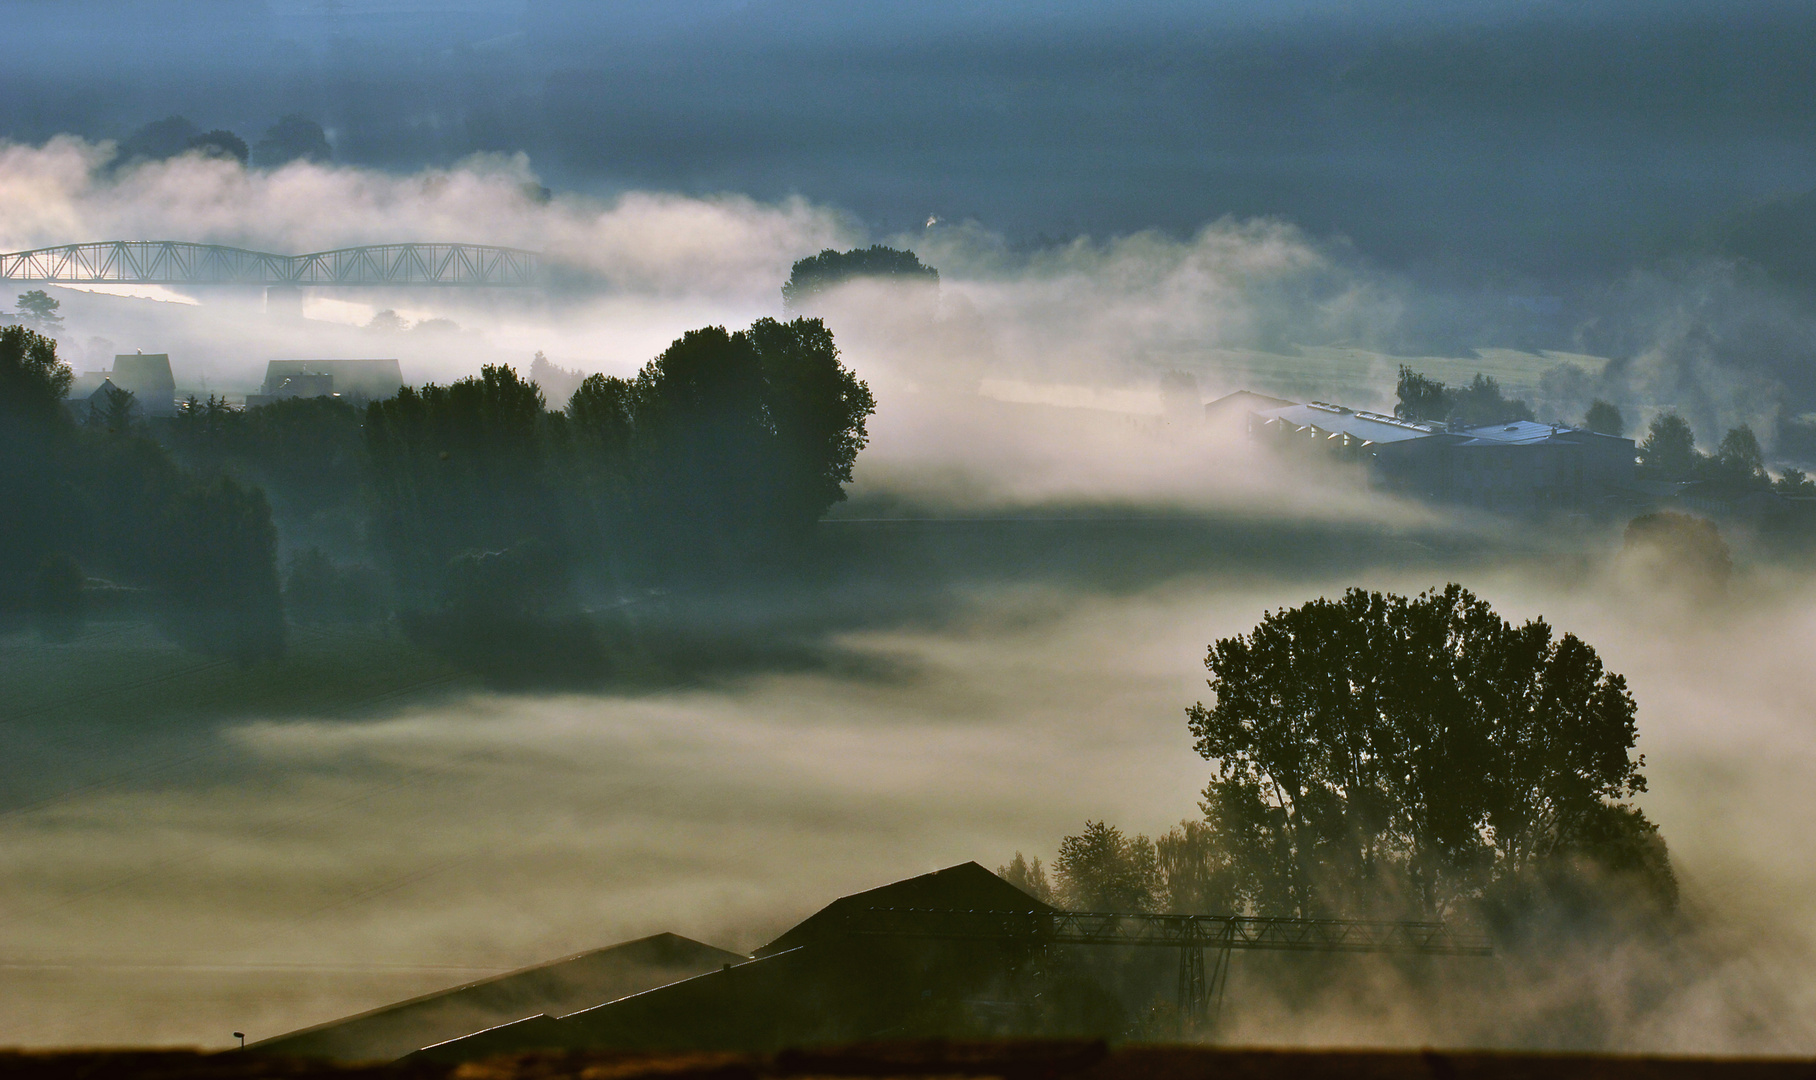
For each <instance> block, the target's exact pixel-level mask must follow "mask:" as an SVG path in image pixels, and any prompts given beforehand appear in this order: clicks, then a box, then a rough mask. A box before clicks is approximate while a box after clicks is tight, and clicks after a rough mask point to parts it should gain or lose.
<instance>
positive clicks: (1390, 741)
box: [1004, 584, 1676, 917]
mask: <svg viewBox="0 0 1816 1080" xmlns="http://www.w3.org/2000/svg"><path fill="white" fill-rule="evenodd" d="M1205 664H1206V667H1207V668H1209V670H1210V672H1211V676H1212V678H1211V680H1210V687H1211V689H1212V690H1213V691H1214V693H1215V695H1216V696H1215V701H1214V703H1213V704H1211V705H1208V706H1207V705H1204V704H1198V705H1194V706H1192V707H1191V708H1190V709H1189V710H1187V721H1188V726H1189V729H1190V731H1191V733H1192V736H1193V738H1194V740H1195V746H1196V748H1197V750H1198V752H1199V753H1200V754H1201V755H1202V756H1203V757H1204V758H1206V759H1207V760H1208V761H1210V762H1212V764H1213V766H1214V775H1213V778H1212V780H1211V782H1210V783H1209V784H1208V786H1207V787H1206V788H1205V790H1204V795H1203V802H1202V803H1201V804H1200V809H1201V810H1202V813H1203V816H1202V817H1201V818H1199V819H1197V820H1193V821H1187V822H1184V823H1182V824H1181V825H1180V826H1179V827H1178V828H1176V829H1174V830H1172V831H1171V832H1170V833H1168V834H1167V835H1165V836H1162V837H1160V838H1158V839H1154V840H1150V839H1149V838H1147V837H1145V836H1139V835H1137V836H1127V835H1125V834H1123V833H1122V832H1120V831H1119V830H1117V829H1116V828H1114V827H1112V826H1110V825H1107V824H1105V823H1104V822H1101V821H1096V822H1087V823H1086V826H1085V829H1084V831H1083V832H1081V833H1079V834H1077V835H1075V836H1068V837H1066V838H1065V840H1064V841H1062V843H1061V845H1060V848H1059V854H1058V857H1057V858H1056V859H1055V860H1054V864H1053V867H1052V869H1053V870H1054V871H1055V880H1054V881H1052V882H1051V883H1049V882H1048V881H1047V879H1046V868H1043V867H1041V866H1040V865H1039V863H1038V861H1036V862H1034V863H1029V862H1026V861H1025V860H1023V859H1022V857H1021V856H1020V855H1019V854H1018V855H1017V857H1016V861H1015V862H1013V863H1011V864H1010V865H1009V866H1007V867H1005V868H1004V874H1005V876H1006V877H1009V878H1010V879H1011V880H1013V881H1015V882H1016V883H1017V884H1020V885H1022V887H1024V888H1026V889H1028V890H1029V891H1030V892H1031V893H1034V894H1036V895H1042V896H1046V897H1051V898H1053V899H1054V900H1055V901H1057V902H1059V903H1061V904H1063V905H1065V906H1068V907H1074V908H1085V909H1096V910H1135V911H1153V910H1164V911H1183V912H1206V913H1215V912H1250V913H1256V914H1263V915H1290V916H1298V917H1323V916H1333V915H1380V916H1401V917H1405V916H1419V917H1433V916H1445V915H1451V914H1455V913H1457V912H1458V911H1459V910H1460V909H1463V908H1479V906H1480V905H1484V904H1485V905H1487V906H1488V908H1489V909H1490V910H1491V911H1502V912H1505V911H1509V910H1519V909H1521V908H1522V907H1523V906H1527V905H1529V904H1530V901H1531V900H1532V898H1533V897H1534V896H1535V895H1539V894H1542V895H1544V896H1547V897H1550V898H1554V899H1555V898H1556V897H1557V896H1559V895H1560V894H1565V895H1569V896H1572V897H1583V896H1597V897H1607V896H1610V895H1616V894H1618V896H1619V897H1620V898H1621V899H1622V900H1626V899H1630V898H1633V897H1638V898H1639V899H1640V900H1642V901H1643V902H1644V903H1645V904H1646V905H1647V906H1648V907H1649V908H1650V909H1652V910H1668V909H1669V908H1670V907H1671V906H1672V905H1673V904H1674V903H1675V898H1676V885H1675V881H1674V879H1673V877H1672V873H1671V869H1670V864H1669V859H1668V857H1667V855H1666V851H1665V846H1664V842H1663V840H1662V839H1660V838H1659V836H1658V833H1657V830H1656V828H1655V827H1654V826H1653V825H1652V824H1651V823H1650V822H1649V821H1647V820H1646V818H1645V816H1644V814H1643V813H1641V812H1640V810H1639V809H1638V808H1636V807H1635V806H1634V805H1633V804H1632V799H1633V797H1634V796H1635V795H1637V794H1639V793H1640V792H1642V791H1644V790H1645V786H1646V782H1645V777H1644V775H1643V773H1642V772H1641V767H1642V765H1643V759H1642V758H1640V757H1638V756H1637V755H1635V754H1634V753H1633V749H1634V744H1635V741H1636V738H1637V729H1636V727H1635V722H1634V713H1635V707H1634V702H1633V699H1632V696H1631V695H1630V694H1629V693H1628V691H1627V688H1626V683H1625V681H1624V680H1623V679H1622V678H1621V676H1619V675H1617V674H1614V673H1612V672H1609V671H1607V670H1606V669H1604V667H1603V666H1602V663H1601V661H1600V659H1599V658H1598V657H1597V656H1596V653H1595V650H1594V649H1593V648H1591V647H1590V646H1588V645H1587V644H1585V643H1584V642H1582V641H1581V640H1580V639H1578V638H1576V637H1575V636H1574V635H1571V634H1562V635H1558V634H1556V633H1554V632H1553V631H1552V629H1551V627H1550V626H1548V625H1547V624H1546V623H1545V622H1544V621H1542V620H1534V621H1531V622H1527V623H1525V624H1523V625H1518V626H1515V625H1513V624H1510V623H1508V622H1507V621H1505V620H1504V619H1502V618H1500V617H1499V616H1498V615H1496V614H1495V613H1494V612H1493V611H1492V610H1491V609H1490V608H1489V606H1488V605H1487V604H1486V603H1484V602H1483V601H1481V600H1480V599H1478V598H1476V597H1475V596H1473V595H1472V594H1470V593H1469V592H1468V591H1467V590H1465V589H1463V588H1462V587H1460V586H1458V585H1454V584H1453V585H1449V586H1446V587H1445V588H1443V589H1441V590H1433V591H1430V592H1427V593H1424V594H1422V595H1420V596H1417V597H1413V598H1407V597H1402V596H1395V595H1391V594H1382V593H1376V592H1366V591H1363V590H1359V589H1352V590H1350V591H1349V592H1347V593H1345V594H1344V595H1343V596H1342V597H1341V598H1340V599H1337V600H1327V599H1320V600H1316V601H1313V602H1311V603H1308V604H1305V605H1302V606H1300V607H1297V608H1293V609H1291V610H1281V611H1276V612H1273V613H1270V614H1269V615H1267V616H1266V617H1265V618H1263V619H1262V621H1261V623H1260V624H1259V625H1258V626H1256V627H1255V628H1254V630H1253V631H1251V632H1250V633H1248V634H1245V635H1238V636H1236V637H1232V638H1227V639H1224V640H1221V641H1218V642H1217V643H1216V644H1214V645H1212V646H1211V648H1210V651H1209V654H1208V655H1207V657H1206V660H1205Z"/></svg>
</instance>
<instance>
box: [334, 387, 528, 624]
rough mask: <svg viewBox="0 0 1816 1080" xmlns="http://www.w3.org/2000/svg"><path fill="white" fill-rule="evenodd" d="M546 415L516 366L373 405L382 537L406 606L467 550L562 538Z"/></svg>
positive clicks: (371, 433) (370, 418)
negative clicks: (554, 498)
mask: <svg viewBox="0 0 1816 1080" xmlns="http://www.w3.org/2000/svg"><path fill="white" fill-rule="evenodd" d="M544 417H545V412H544V408H543V401H542V392H541V391H540V390H538V389H536V386H535V384H533V383H529V382H526V381H524V380H523V379H521V378H519V377H518V375H517V373H516V372H515V371H512V370H511V369H510V368H508V367H491V366H488V367H486V368H484V369H483V370H482V371H481V373H480V376H479V377H478V378H469V379H462V380H460V381H459V382H456V383H454V384H452V385H450V386H436V385H433V384H431V385H428V386H425V387H423V388H421V389H420V390H417V389H412V388H410V387H405V388H404V389H403V390H401V391H399V392H398V395H397V396H396V397H394V398H391V399H389V400H387V401H375V402H373V403H372V404H371V405H369V406H367V409H366V426H365V443H366V450H367V454H368V461H369V463H370V469H371V472H370V476H371V483H372V488H373V496H374V507H375V516H376V521H375V526H376V531H377V539H378V542H379V544H380V547H381V550H382V551H383V553H384V556H385V559H386V562H387V564H388V566H389V569H390V571H391V574H392V577H393V579H394V581H395V582H396V584H397V586H398V589H399V591H400V595H401V597H402V598H403V600H404V602H405V603H406V604H415V603H421V602H423V601H426V600H427V599H429V598H431V597H433V596H435V595H438V594H439V593H440V591H441V588H442V584H443V582H442V580H441V576H442V572H443V571H444V569H445V568H446V567H447V566H448V564H449V563H450V561H451V560H453V559H454V557H455V556H457V555H459V554H461V553H462V552H466V551H474V550H477V551H486V550H502V549H504V548H508V547H510V546H512V545H513V544H516V543H517V542H519V541H521V540H524V539H528V538H539V539H542V540H544V541H545V542H548V543H555V542H556V541H557V540H558V531H559V530H558V527H557V521H556V516H555V514H554V513H553V501H552V493H551V491H550V489H549V486H548V475H547V472H546V470H545V469H544V467H543V466H544V462H545V453H544V451H545V440H544V438H543V436H544V429H545V426H546V425H545V419H544Z"/></svg>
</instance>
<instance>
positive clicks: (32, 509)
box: [0, 326, 285, 661]
mask: <svg viewBox="0 0 1816 1080" xmlns="http://www.w3.org/2000/svg"><path fill="white" fill-rule="evenodd" d="M70 381H71V373H70V370H69V367H68V366H67V365H65V364H63V363H62V362H61V361H60V360H58V358H57V353H56V343H55V342H54V341H52V340H51V339H49V338H47V337H43V336H41V335H40V334H38V333H37V332H35V331H33V330H30V329H27V328H26V327H23V326H9V327H5V328H0V506H3V507H4V509H3V510H0V513H3V514H4V515H5V527H4V528H0V609H3V610H4V611H5V612H7V613H9V614H10V615H12V616H13V617H18V616H20V615H25V616H28V617H30V618H31V619H33V620H34V621H35V622H36V623H37V625H38V626H39V628H40V629H41V630H42V631H43V632H44V633H45V634H46V635H47V636H50V637H64V636H68V635H70V634H73V633H74V632H76V630H77V628H78V627H79V626H80V625H81V622H82V619H83V617H84V616H85V614H86V613H87V612H86V608H87V607H88V605H89V604H91V603H93V602H96V600H97V598H99V597H103V596H105V597H107V598H108V599H110V600H111V601H113V602H116V603H131V604H136V605H139V606H143V607H144V608H145V609H146V610H148V611H149V612H150V613H151V614H153V615H154V616H155V617H156V618H157V620H158V621H159V623H160V624H161V625H162V626H163V627H164V628H165V629H166V630H167V631H168V632H169V633H170V634H171V636H172V637H174V638H175V639H176V640H178V641H179V642H182V643H183V644H184V645H186V646H188V647H191V648H195V649H197V650H199V651H202V652H206V653H211V654H217V655H227V656H233V657H236V658H238V659H241V660H245V661H251V660H257V659H263V658H267V657H274V656H277V655H279V654H281V653H282V652H283V649H284V636H285V634H284V619H283V610H282V605H281V601H280V598H279V592H278V578H277V570H276V564H275V558H276V550H277V534H276V531H275V529H274V528H273V525H272V519H271V511H270V508H269V506H268V505H267V504H266V502H265V496H264V494H263V493H262V492H260V491H259V490H258V489H256V488H248V487H246V486H244V485H241V484H239V483H237V482H236V481H235V480H233V479H232V478H231V477H227V476H218V477H213V478H205V477H201V476H198V475H197V474H196V473H194V472H191V471H189V470H185V469H183V468H181V467H180V466H179V465H178V464H177V463H176V461H175V460H174V459H173V457H172V456H171V454H170V453H169V451H167V450H166V449H165V448H164V447H162V446H160V445H159V444H158V443H156V442H155V441H153V440H152V439H151V438H150V437H149V435H148V434H147V433H146V431H145V429H144V428H143V427H142V426H139V425H132V424H129V423H126V422H125V421H124V420H123V419H122V418H121V417H119V416H116V415H114V414H113V411H111V410H110V411H109V412H107V413H104V414H98V415H97V416H96V417H95V419H96V422H95V423H90V424H78V423H77V422H76V420H75V418H74V417H72V416H71V415H70V413H69V411H68V410H67V409H66V408H65V407H64V404H63V398H64V395H65V394H66V393H67V392H68V390H69V385H70ZM94 574H99V575H105V576H106V578H108V579H110V580H111V581H112V582H113V583H115V584H118V585H124V586H126V587H125V588H114V589H105V590H98V589H95V588H92V587H91V582H90V580H89V579H90V577H91V575H94Z"/></svg>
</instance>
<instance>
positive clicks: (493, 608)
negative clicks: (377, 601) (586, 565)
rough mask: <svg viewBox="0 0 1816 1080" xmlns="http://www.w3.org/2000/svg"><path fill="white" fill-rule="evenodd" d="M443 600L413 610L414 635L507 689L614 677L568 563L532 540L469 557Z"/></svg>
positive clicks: (409, 617) (456, 562)
mask: <svg viewBox="0 0 1816 1080" xmlns="http://www.w3.org/2000/svg"><path fill="white" fill-rule="evenodd" d="M443 581H444V582H445V585H444V587H443V590H442V593H441V596H440V598H439V601H438V603H436V604H435V605H433V606H431V607H428V608H420V609H416V610H412V611H409V612H406V613H405V615H404V624H405V628H406V629H407V630H408V631H409V633H410V635H411V637H412V638H413V639H415V640H417V641H419V642H421V643H423V644H424V645H426V646H427V647H429V648H431V649H434V650H435V651H437V652H439V653H441V654H442V655H444V656H446V657H447V658H448V659H450V660H452V661H453V662H454V663H456V664H459V665H460V666H462V667H464V668H466V669H468V670H470V671H476V672H479V673H480V674H481V675H483V676H485V677H486V678H487V680H488V681H489V682H491V683H493V684H494V685H498V686H504V687H523V686H560V685H564V684H569V683H573V684H579V685H584V684H586V683H590V682H593V681H595V680H597V679H599V678H601V677H603V676H604V675H606V674H607V673H608V672H607V668H608V666H609V659H608V657H607V653H606V650H605V648H604V646H603V644H602V643H601V641H600V636H599V631H598V629H597V628H596V627H595V626H594V624H593V623H592V622H591V621H589V620H588V619H586V618H585V617H583V616H582V615H581V614H580V612H579V611H578V610H577V608H576V607H575V605H574V603H573V599H572V597H573V590H572V586H571V582H570V580H569V577H568V574H567V569H566V565H565V560H564V559H562V558H561V557H560V556H558V555H557V554H556V553H555V552H554V551H552V550H550V549H549V548H548V547H547V546H545V545H543V544H541V543H538V542H536V541H528V542H525V543H523V544H520V545H518V546H516V547H513V548H508V549H506V550H503V551H475V552H467V553H465V554H462V555H460V556H457V557H456V558H455V559H453V560H452V561H451V562H450V563H449V564H448V567H447V569H446V573H445V575H444V576H443Z"/></svg>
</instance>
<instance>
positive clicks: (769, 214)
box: [0, 136, 852, 298]
mask: <svg viewBox="0 0 1816 1080" xmlns="http://www.w3.org/2000/svg"><path fill="white" fill-rule="evenodd" d="M111 156H112V146H111V144H108V143H100V144H94V143H88V142H84V141H82V140H80V139H76V138H71V137H67V136H64V137H59V138H56V139H52V140H51V141H50V142H48V143H46V144H44V145H43V146H40V147H32V146H21V145H16V144H13V145H7V146H5V147H4V148H0V199H4V201H5V205H6V207H7V211H6V214H5V215H4V216H3V217H0V248H4V249H5V250H7V251H18V250H23V249H26V248H33V247H43V246H49V245H54V244H67V243H82V242H88V241H93V240H122V239H125V240H138V239H177V240H189V241H193V242H197V243H210V244H228V245H232V246H237V247H249V248H253V249H256V250H264V251H276V252H279V253H281V254H300V253H302V252H305V251H321V250H326V249H331V248H339V247H354V246H358V245H362V244H375V243H400V242H408V241H442V242H456V241H458V242H466V243H485V244H498V245H503V246H507V247H520V248H527V249H530V250H534V251H540V252H543V253H544V254H546V255H547V256H548V257H549V258H550V259H552V260H554V261H556V262H559V263H562V264H564V265H568V266H571V267H574V268H578V269H581V270H584V271H587V272H588V273H590V274H592V275H594V276H595V277H596V278H597V279H598V281H599V282H600V283H601V284H602V285H603V286H604V287H605V288H606V289H609V290H614V291H616V290H624V291H634V292H638V293H643V294H649V293H657V294H660V293H677V292H680V293H687V294H690V295H701V294H704V295H710V296H722V297H739V298H747V297H750V296H752V295H755V294H759V293H767V292H769V291H771V290H773V289H775V288H777V287H778V283H779V282H780V281H781V280H782V279H783V278H785V277H786V276H787V274H788V267H789V264H790V263H792V261H793V259H794V258H797V257H799V256H797V255H793V254H792V253H793V252H799V251H814V250H818V249H819V248H821V247H827V246H833V245H836V244H839V243H841V242H843V241H845V240H847V239H848V238H849V237H850V236H851V233H852V230H851V227H850V226H849V225H848V224H847V223H845V222H844V221H843V220H842V219H841V218H840V216H839V215H837V214H836V213H833V212H831V211H828V210H825V209H822V208H817V207H814V206H811V205H809V204H808V203H806V202H805V201H802V200H799V199H792V200H786V201H783V202H780V203H771V204H761V203H757V202H756V201H754V200H752V199H748V198H745V197H742V196H737V195H725V196H720V197H716V198H690V197H683V196H673V195H662V194H651V193H637V192H633V193H629V194H626V195H623V196H620V197H618V198H616V199H610V200H599V199H594V198H590V197H585V196H577V195H567V194H562V195H555V196H552V197H550V198H548V199H547V200H544V199H543V198H542V197H541V196H542V189H541V186H540V184H539V183H538V182H537V179H536V176H535V174H534V173H533V172H532V171H531V170H530V165H529V159H528V158H526V157H525V156H524V155H522V154H517V155H511V156H504V155H481V156H477V157H473V158H469V159H468V160H466V161H464V162H462V163H461V164H459V165H457V166H454V167H452V168H447V169H427V170H423V171H421V172H416V173H410V174H404V175H394V174H390V173H385V172H380V171H377V170H372V169H359V168H336V167H332V166H320V165H314V164H310V163H307V162H297V163H294V164H292V165H289V166H286V167H284V168H281V169H277V170H272V171H266V170H259V169H246V168H242V167H241V166H239V165H238V164H236V163H234V162H232V161H224V160H208V159H203V158H200V157H197V156H194V155H185V156H182V157H176V158H172V159H170V160H168V161H160V162H142V163H139V164H137V165H134V166H130V167H128V168H126V169H124V170H122V171H119V172H113V171H109V170H107V169H105V168H103V166H104V165H105V164H106V162H107V161H108V160H109V159H110V158H111Z"/></svg>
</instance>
